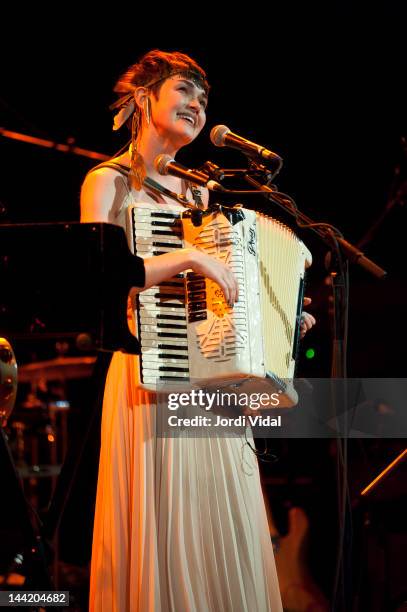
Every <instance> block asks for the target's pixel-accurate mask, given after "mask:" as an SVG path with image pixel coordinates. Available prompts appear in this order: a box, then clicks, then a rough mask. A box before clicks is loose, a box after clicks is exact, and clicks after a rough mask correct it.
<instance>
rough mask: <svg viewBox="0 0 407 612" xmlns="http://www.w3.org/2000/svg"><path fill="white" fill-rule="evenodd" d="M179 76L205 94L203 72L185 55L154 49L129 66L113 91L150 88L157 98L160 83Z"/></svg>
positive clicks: (122, 91) (205, 80) (206, 86)
mask: <svg viewBox="0 0 407 612" xmlns="http://www.w3.org/2000/svg"><path fill="white" fill-rule="evenodd" d="M174 74H180V75H182V76H185V77H187V78H190V79H192V80H193V81H194V82H195V84H196V85H197V86H199V87H201V88H202V89H203V90H204V91H205V93H206V94H208V91H209V84H208V81H207V79H206V73H205V71H204V70H203V69H202V68H201V67H200V66H199V65H198V64H197V63H196V61H195V60H193V59H192V58H191V57H189V56H188V55H186V54H185V53H180V52H179V51H173V52H166V51H160V50H159V49H154V50H153V51H149V52H148V53H146V54H145V55H143V56H142V57H141V58H140V60H139V61H138V62H136V63H135V64H133V65H132V66H130V67H129V68H128V69H127V70H126V72H125V73H124V74H123V75H122V76H121V77H120V78H119V80H118V81H117V83H116V85H115V87H114V91H115V92H117V93H128V92H129V89H130V87H132V86H133V87H134V88H136V87H151V91H152V92H153V93H154V95H155V96H156V97H157V96H158V94H159V90H160V87H161V85H162V82H163V81H164V80H165V79H166V78H168V77H169V76H171V75H174Z"/></svg>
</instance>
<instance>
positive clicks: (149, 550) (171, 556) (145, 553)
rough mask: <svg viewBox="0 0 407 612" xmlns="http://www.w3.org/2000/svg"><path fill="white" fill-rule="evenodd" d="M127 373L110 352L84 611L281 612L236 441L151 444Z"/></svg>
mask: <svg viewBox="0 0 407 612" xmlns="http://www.w3.org/2000/svg"><path fill="white" fill-rule="evenodd" d="M136 367H137V361H136V358H135V357H133V356H130V355H124V354H122V353H115V354H114V355H113V359H112V362H111V365H110V368H109V372H108V375H107V380H106V387H105V395H104V403H103V417H102V440H101V454H100V465H99V477H98V487H97V499H96V512H95V522H94V533H93V547H92V563H91V584H90V610H91V611H92V612H167V611H168V612H212V611H213V612H240V611H241V612H246V611H248V612H249V611H250V612H267V611H272V612H281V611H282V605H281V598H280V592H279V587H278V580H277V574H276V568H275V563H274V557H273V549H272V544H271V540H270V535H269V529H268V524H267V518H266V510H265V505H264V501H263V497H262V490H261V485H260V477H259V470H258V465H257V459H256V457H255V455H254V454H253V451H252V450H251V449H250V448H249V447H248V445H247V443H246V440H245V437H244V436H242V437H237V438H236V437H233V438H220V437H219V438H203V437H201V438H200V437H188V438H187V437H183V438H160V437H157V436H156V406H155V404H154V400H155V396H154V395H152V394H149V393H147V392H145V391H143V390H141V389H140V388H139V386H138V385H137V382H136V381H137V376H136V375H135V368H136Z"/></svg>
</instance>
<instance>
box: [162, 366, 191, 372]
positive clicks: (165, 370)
mask: <svg viewBox="0 0 407 612" xmlns="http://www.w3.org/2000/svg"><path fill="white" fill-rule="evenodd" d="M158 371H159V372H189V368H177V367H170V366H168V367H167V366H160V367H159V368H158Z"/></svg>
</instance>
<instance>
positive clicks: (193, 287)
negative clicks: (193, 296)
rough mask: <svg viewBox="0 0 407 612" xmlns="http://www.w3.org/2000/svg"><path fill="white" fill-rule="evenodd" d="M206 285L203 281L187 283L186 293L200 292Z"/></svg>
mask: <svg viewBox="0 0 407 612" xmlns="http://www.w3.org/2000/svg"><path fill="white" fill-rule="evenodd" d="M205 287H206V283H205V281H188V282H187V288H188V291H202V290H203V289H205Z"/></svg>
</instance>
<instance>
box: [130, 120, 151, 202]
mask: <svg viewBox="0 0 407 612" xmlns="http://www.w3.org/2000/svg"><path fill="white" fill-rule="evenodd" d="M140 124H141V111H140V110H139V109H137V110H136V111H135V112H134V113H133V120H132V124H131V158H130V172H129V177H130V183H131V185H132V186H133V187H134V188H135V189H136V190H137V191H141V188H142V186H143V183H144V179H145V178H146V175H147V173H146V167H145V165H144V159H143V157H142V156H141V155H140V153H139V152H138V151H137V138H138V136H139V134H140Z"/></svg>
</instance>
